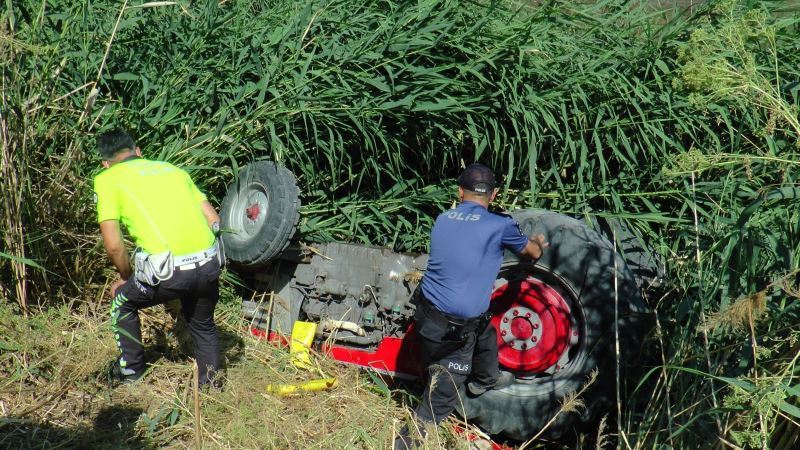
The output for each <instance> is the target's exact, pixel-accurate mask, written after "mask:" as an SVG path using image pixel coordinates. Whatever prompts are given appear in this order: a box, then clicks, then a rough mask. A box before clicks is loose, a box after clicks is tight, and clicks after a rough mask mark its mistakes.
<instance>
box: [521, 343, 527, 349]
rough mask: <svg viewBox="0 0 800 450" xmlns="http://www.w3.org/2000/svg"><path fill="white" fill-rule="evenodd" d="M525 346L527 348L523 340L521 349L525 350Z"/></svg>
mask: <svg viewBox="0 0 800 450" xmlns="http://www.w3.org/2000/svg"><path fill="white" fill-rule="evenodd" d="M526 348H528V344H526V343H524V342H523V343H522V349H523V350H525V349H526Z"/></svg>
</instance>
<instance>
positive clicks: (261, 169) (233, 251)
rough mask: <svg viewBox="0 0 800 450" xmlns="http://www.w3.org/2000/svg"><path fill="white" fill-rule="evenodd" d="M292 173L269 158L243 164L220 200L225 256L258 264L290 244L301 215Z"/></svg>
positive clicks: (248, 263)
mask: <svg viewBox="0 0 800 450" xmlns="http://www.w3.org/2000/svg"><path fill="white" fill-rule="evenodd" d="M299 196H300V191H299V189H298V188H297V183H296V181H295V178H294V175H292V173H291V172H290V171H289V170H288V169H286V168H285V167H282V166H279V165H278V164H276V163H274V162H272V161H256V162H254V163H252V164H249V165H247V166H245V167H244V168H243V169H242V170H241V171H239V175H238V177H237V179H236V180H234V182H233V183H231V185H230V186H228V190H227V192H226V194H225V198H224V199H223V200H222V207H221V213H220V216H221V219H222V224H221V225H222V232H223V234H222V242H223V244H224V248H225V255H226V257H227V258H229V259H230V260H231V261H232V262H234V263H236V264H237V265H239V266H241V267H261V266H263V265H265V264H267V263H268V262H269V261H271V260H272V259H274V258H275V257H276V256H278V255H279V254H280V253H281V252H282V251H283V250H284V249H286V247H287V246H288V245H289V240H290V239H291V238H292V236H293V235H294V233H295V230H296V229H297V222H298V219H299V217H300V215H299V214H300V213H299V208H300V197H299Z"/></svg>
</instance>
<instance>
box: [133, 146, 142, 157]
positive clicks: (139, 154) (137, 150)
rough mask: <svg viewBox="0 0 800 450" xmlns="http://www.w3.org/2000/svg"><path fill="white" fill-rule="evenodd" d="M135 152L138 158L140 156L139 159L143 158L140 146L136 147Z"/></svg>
mask: <svg viewBox="0 0 800 450" xmlns="http://www.w3.org/2000/svg"><path fill="white" fill-rule="evenodd" d="M134 152H136V156H138V157H139V158H141V157H142V149H140V148H139V146H138V145H137V146H136V149H135V150H134Z"/></svg>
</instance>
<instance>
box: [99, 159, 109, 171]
mask: <svg viewBox="0 0 800 450" xmlns="http://www.w3.org/2000/svg"><path fill="white" fill-rule="evenodd" d="M100 164H102V165H103V168H104V169H108V168H109V167H111V164H109V163H108V161H106V160H105V159H104V160H103V162H102V163H100Z"/></svg>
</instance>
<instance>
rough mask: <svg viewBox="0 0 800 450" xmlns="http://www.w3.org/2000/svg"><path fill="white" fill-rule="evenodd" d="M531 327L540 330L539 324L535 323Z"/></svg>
mask: <svg viewBox="0 0 800 450" xmlns="http://www.w3.org/2000/svg"><path fill="white" fill-rule="evenodd" d="M531 326H533V329H534V330H538V329H539V324H538V323H534V324H532V325H531Z"/></svg>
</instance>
